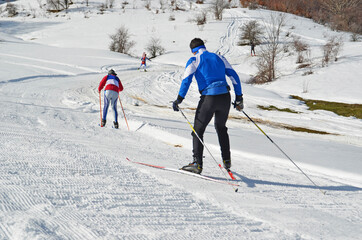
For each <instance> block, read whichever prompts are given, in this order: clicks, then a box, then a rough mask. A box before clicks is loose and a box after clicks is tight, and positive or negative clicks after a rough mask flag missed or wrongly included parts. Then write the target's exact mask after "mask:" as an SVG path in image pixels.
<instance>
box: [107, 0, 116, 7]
mask: <svg viewBox="0 0 362 240" xmlns="http://www.w3.org/2000/svg"><path fill="white" fill-rule="evenodd" d="M107 1H108V7H109V8H113V6H114V1H115V0H107Z"/></svg>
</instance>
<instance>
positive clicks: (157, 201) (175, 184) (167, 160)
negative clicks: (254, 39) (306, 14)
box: [0, 0, 362, 240]
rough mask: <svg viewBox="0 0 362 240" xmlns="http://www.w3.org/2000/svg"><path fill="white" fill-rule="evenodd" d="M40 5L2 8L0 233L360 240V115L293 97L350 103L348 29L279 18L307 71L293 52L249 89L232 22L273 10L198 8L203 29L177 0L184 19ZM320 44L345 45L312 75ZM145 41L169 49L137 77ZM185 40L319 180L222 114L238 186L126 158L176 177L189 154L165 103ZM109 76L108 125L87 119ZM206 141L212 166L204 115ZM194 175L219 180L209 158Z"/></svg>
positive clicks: (360, 51) (22, 2) (357, 77)
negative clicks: (301, 45) (195, 41)
mask: <svg viewBox="0 0 362 240" xmlns="http://www.w3.org/2000/svg"><path fill="white" fill-rule="evenodd" d="M40 3H41V1H34V0H19V1H16V2H13V4H15V5H17V6H18V9H19V15H18V16H17V17H12V18H10V17H7V16H6V14H5V11H0V16H1V18H0V106H1V112H0V121H1V123H2V124H1V125H0V140H1V141H0V166H1V167H0V239H107V240H108V239H362V238H361V236H362V227H361V226H362V121H361V119H357V118H354V117H342V116H338V115H336V114H334V113H331V112H328V111H310V110H308V107H307V106H306V105H304V104H303V103H302V102H300V101H297V100H293V99H291V98H290V97H289V96H290V95H298V96H301V97H303V98H307V99H319V100H326V101H335V102H344V103H357V104H362V94H361V92H362V71H361V68H362V44H361V42H350V40H349V39H350V38H349V33H338V32H333V31H331V30H330V29H328V28H327V27H325V26H322V25H318V24H316V23H314V22H312V21H310V20H308V19H304V18H301V17H296V16H294V15H287V19H288V20H287V22H286V25H285V26H284V27H283V36H287V35H290V34H292V35H295V36H299V37H301V39H302V40H303V41H305V42H306V43H308V44H309V45H310V46H311V58H312V61H313V63H314V67H313V74H311V75H307V76H303V75H304V74H303V73H304V72H303V71H304V70H300V69H298V70H296V66H297V65H296V64H295V61H296V55H292V54H289V55H288V54H285V56H284V58H283V59H282V60H281V61H280V63H279V65H280V66H279V69H280V72H279V73H278V74H279V75H280V76H279V78H278V79H277V80H276V81H274V82H272V83H270V84H265V85H252V84H248V83H247V82H248V80H249V78H250V75H253V74H255V73H256V71H257V69H256V67H255V61H256V59H257V57H251V56H250V52H249V51H250V47H249V46H238V44H237V42H238V38H239V34H240V30H239V28H240V26H242V24H244V23H246V22H248V21H251V20H257V21H259V22H260V24H262V25H263V24H266V25H267V24H268V17H269V15H270V13H271V12H270V11H266V10H255V11H251V10H248V9H244V8H231V9H227V10H225V12H224V17H223V20H222V21H216V20H214V19H213V17H212V14H211V13H210V15H208V18H209V19H208V22H207V24H206V25H204V26H203V27H200V26H197V25H196V24H195V22H193V21H190V19H193V18H194V17H195V14H196V13H198V12H200V11H201V10H202V9H203V8H207V7H208V6H209V4H207V3H206V4H204V5H198V4H195V3H194V2H191V1H180V2H179V6H180V8H183V9H185V10H186V11H170V8H169V5H167V4H166V6H167V7H166V8H165V10H164V11H163V10H159V8H160V6H159V1H152V2H151V3H152V4H151V10H150V11H148V10H147V9H146V8H145V7H144V4H145V2H144V1H137V0H135V1H133V2H129V4H128V5H126V7H125V9H124V10H123V9H122V7H121V3H120V2H115V6H114V8H112V9H107V10H106V11H105V12H104V13H103V14H99V13H100V10H99V8H98V7H97V6H99V5H100V4H101V3H102V2H97V1H95V2H90V3H89V6H86V4H85V3H84V2H78V1H75V2H74V4H73V5H71V7H70V9H69V10H68V11H67V13H65V12H60V13H56V14H55V13H53V14H50V13H47V12H46V11H45V9H44V8H40V7H39V6H42V5H41V4H40ZM191 3H192V4H191ZM190 4H191V5H190ZM234 4H235V3H234ZM236 4H237V3H236ZM5 5H6V3H5V2H0V7H1V8H2V9H4V8H5ZM156 10H158V11H156ZM171 16H172V17H173V18H174V19H175V20H174V21H170V20H169V19H170V18H171ZM121 25H124V26H126V27H127V28H128V29H129V31H130V33H131V39H132V40H134V41H135V42H136V44H135V46H134V47H133V48H132V49H131V52H130V55H124V54H119V53H115V52H111V51H109V50H108V47H109V44H110V38H109V35H110V34H114V33H115V31H116V29H117V28H119V27H120V26H121ZM287 33H288V34H287ZM330 36H339V37H342V39H343V41H344V45H343V48H342V51H341V53H340V56H339V60H338V61H337V62H333V63H331V64H330V65H329V66H328V67H323V68H322V67H321V56H322V50H321V47H322V46H323V45H324V44H325V43H326V42H327V41H328V38H329V37H330ZM151 37H157V38H159V39H160V40H161V43H162V45H163V47H164V48H165V50H166V52H165V54H164V55H162V56H158V57H156V58H154V59H152V61H151V62H148V71H147V72H143V71H140V70H137V68H138V67H139V65H140V56H141V55H142V52H143V51H145V48H146V45H147V43H148V41H149V39H150V38H151ZM194 37H200V38H202V39H204V40H205V42H206V47H207V48H208V50H209V51H212V52H217V53H221V54H223V55H224V56H225V57H226V58H227V59H228V60H229V61H230V63H231V64H232V65H233V67H234V68H235V70H236V71H237V72H238V74H239V76H240V78H241V80H242V87H243V93H244V103H245V109H244V110H245V112H246V113H247V114H248V115H249V116H250V117H251V118H252V119H255V120H258V121H257V122H258V126H259V127H260V128H261V129H262V130H263V131H264V132H265V133H266V134H267V135H268V136H269V137H270V138H271V139H272V140H273V141H274V143H276V144H277V145H278V146H279V147H280V148H281V149H282V150H283V151H284V152H285V153H286V154H287V155H288V156H289V157H290V158H291V159H292V160H293V161H294V162H295V163H296V164H297V166H298V167H300V169H301V170H303V172H304V173H305V174H307V175H308V177H310V179H311V180H312V181H313V182H314V184H316V185H317V186H315V185H314V184H313V183H312V182H311V181H310V179H308V178H307V177H306V176H305V175H304V174H303V173H302V172H301V171H300V170H299V169H298V168H297V167H296V166H295V165H294V164H293V163H292V162H291V161H290V160H289V159H287V158H286V157H285V156H284V155H283V154H282V153H281V151H280V150H278V148H277V147H276V146H275V145H274V144H273V143H271V141H269V140H268V138H267V137H266V136H265V135H264V134H263V133H262V132H261V131H260V130H259V129H258V128H256V127H255V126H254V124H253V123H251V122H250V121H248V120H247V118H246V117H245V116H244V115H243V113H240V112H237V111H236V110H234V109H232V110H231V112H230V120H229V121H228V124H227V126H228V129H229V135H230V141H231V151H232V171H233V173H234V176H235V177H236V178H237V180H236V181H235V182H236V183H238V184H240V185H241V186H240V187H239V188H238V192H235V191H234V190H235V189H234V187H232V186H230V185H224V184H219V183H216V182H211V181H206V180H204V179H200V178H196V177H192V176H188V175H184V174H179V173H175V172H169V171H163V170H160V169H155V168H150V167H147V166H142V165H138V164H134V163H131V162H129V161H127V160H126V158H129V159H131V160H133V161H138V162H144V163H147V164H153V165H159V166H164V167H169V168H175V169H178V168H180V167H182V166H183V165H185V164H187V163H189V162H190V161H192V145H191V135H190V134H191V131H192V130H191V129H190V126H189V124H188V123H187V121H186V119H184V117H183V116H182V115H181V114H180V113H179V112H174V111H173V110H172V108H171V103H170V102H171V101H173V100H174V99H175V98H176V97H177V93H178V89H179V86H180V83H181V80H182V75H183V69H184V66H185V64H186V62H187V60H188V58H189V57H191V53H190V50H189V48H188V45H189V42H190V40H191V39H192V38H194ZM285 39H286V37H285ZM286 40H287V39H286ZM256 52H257V53H258V46H257V47H256ZM110 69H114V70H115V71H116V72H117V73H118V76H119V77H120V79H121V81H122V84H123V86H124V91H123V92H121V93H120V100H121V103H122V107H123V109H122V108H121V106H120V104H119V105H118V110H119V123H120V129H118V130H116V129H114V128H112V121H113V119H112V112H109V114H108V118H107V124H106V126H105V127H103V128H101V127H100V126H99V124H100V107H102V108H103V106H100V95H99V94H98V89H97V88H98V84H99V82H100V80H101V79H102V77H103V76H105V75H106V73H107V72H108V70H110ZM232 96H233V98H234V95H233V92H232ZM102 98H103V96H101V101H102V105H103V99H102ZM198 98H199V93H198V89H197V86H196V83H195V82H193V84H192V86H191V88H190V90H189V92H188V95H187V97H186V99H185V100H184V102H183V103H182V104H181V105H180V107H181V108H183V110H184V112H185V114H186V116H187V118H188V120H189V121H190V122H193V116H194V113H195V112H194V109H195V107H196V106H197V101H198ZM258 105H261V106H269V105H273V106H276V107H278V108H289V109H291V110H294V111H296V112H298V113H287V112H280V111H266V110H261V109H260V108H258V107H257V106H258ZM122 110H124V112H123V111H122ZM125 117H126V118H125ZM127 124H128V126H127ZM283 125H284V126H285V125H288V126H294V127H304V128H308V129H312V130H317V131H324V132H327V133H329V134H327V135H321V134H310V133H305V132H304V133H303V132H294V131H291V130H287V129H285V128H283V127H281V126H283ZM128 127H129V129H128ZM204 140H205V144H206V146H207V147H208V148H209V149H210V151H211V153H212V155H213V156H214V158H215V159H216V161H217V162H218V163H221V159H220V151H219V146H218V140H217V136H216V133H215V129H214V127H213V123H212V122H211V123H210V125H209V127H208V128H207V130H206V133H205V136H204ZM202 174H203V175H206V176H211V177H214V178H216V179H220V180H227V179H228V175H225V173H223V172H222V170H220V168H219V167H218V165H217V163H215V161H214V160H213V158H212V157H211V156H210V154H209V153H208V152H207V151H205V159H204V170H203V173H202ZM229 181H230V180H229ZM322 192H326V194H323V193H322Z"/></svg>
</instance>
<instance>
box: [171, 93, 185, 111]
mask: <svg viewBox="0 0 362 240" xmlns="http://www.w3.org/2000/svg"><path fill="white" fill-rule="evenodd" d="M182 100H184V98H183V97H181V96H180V95H178V96H177V99H176V100H175V101H173V102H172V108H173V110H174V111H176V112H178V111H179V109H178V105H179V104H180V103H182Z"/></svg>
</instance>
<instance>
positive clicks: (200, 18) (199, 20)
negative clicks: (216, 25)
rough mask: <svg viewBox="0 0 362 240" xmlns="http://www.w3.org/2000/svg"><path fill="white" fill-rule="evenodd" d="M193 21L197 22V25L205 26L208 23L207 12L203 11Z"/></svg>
mask: <svg viewBox="0 0 362 240" xmlns="http://www.w3.org/2000/svg"><path fill="white" fill-rule="evenodd" d="M192 21H194V22H196V24H197V25H204V24H205V23H206V21H207V11H205V10H203V11H201V12H199V13H197V14H196V16H195V18H194V19H193V20H192Z"/></svg>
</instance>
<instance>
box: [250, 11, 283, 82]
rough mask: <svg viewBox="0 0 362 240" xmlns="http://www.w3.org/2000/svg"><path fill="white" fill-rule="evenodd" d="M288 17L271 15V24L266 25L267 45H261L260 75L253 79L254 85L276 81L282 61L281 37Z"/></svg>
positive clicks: (258, 63) (258, 61) (258, 66)
mask: <svg viewBox="0 0 362 240" xmlns="http://www.w3.org/2000/svg"><path fill="white" fill-rule="evenodd" d="M285 21H286V17H285V15H284V14H279V15H276V14H271V15H270V20H269V21H268V23H269V24H265V31H266V43H265V44H263V45H260V50H259V54H258V55H259V58H258V60H257V62H256V66H257V68H258V73H257V75H256V76H255V77H254V79H253V83H257V84H262V83H267V82H271V81H273V80H274V79H276V72H277V63H278V61H279V60H280V59H281V56H280V53H282V52H283V48H282V47H281V42H280V36H281V29H282V26H284V24H285Z"/></svg>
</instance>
